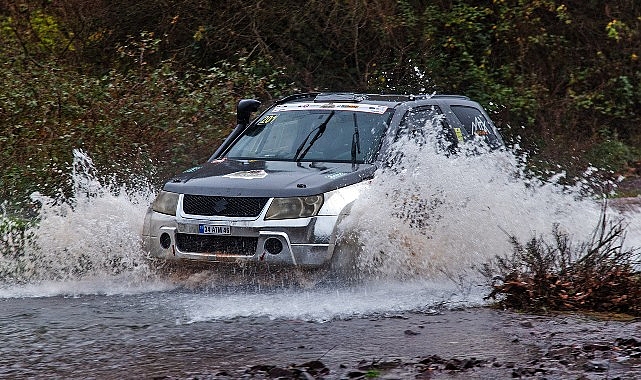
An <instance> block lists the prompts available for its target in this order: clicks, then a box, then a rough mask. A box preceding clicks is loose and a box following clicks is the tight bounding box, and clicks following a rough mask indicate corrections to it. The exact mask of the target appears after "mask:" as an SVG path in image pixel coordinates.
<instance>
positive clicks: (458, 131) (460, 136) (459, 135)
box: [454, 128, 463, 141]
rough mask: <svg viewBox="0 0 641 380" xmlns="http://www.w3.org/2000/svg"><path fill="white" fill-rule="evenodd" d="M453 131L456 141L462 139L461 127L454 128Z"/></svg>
mask: <svg viewBox="0 0 641 380" xmlns="http://www.w3.org/2000/svg"><path fill="white" fill-rule="evenodd" d="M454 133H455V134H456V139H457V140H458V141H463V133H462V132H461V128H454Z"/></svg>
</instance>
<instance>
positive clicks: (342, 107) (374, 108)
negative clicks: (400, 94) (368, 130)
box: [265, 103, 387, 117]
mask: <svg viewBox="0 0 641 380" xmlns="http://www.w3.org/2000/svg"><path fill="white" fill-rule="evenodd" d="M300 110H336V111H346V110H347V111H355V112H368V113H377V114H383V113H385V111H387V107H386V106H381V105H377V104H366V103H359V104H354V103H291V104H280V105H277V106H276V107H274V108H273V109H272V112H287V111H300ZM268 116H269V115H268ZM265 117H267V116H265Z"/></svg>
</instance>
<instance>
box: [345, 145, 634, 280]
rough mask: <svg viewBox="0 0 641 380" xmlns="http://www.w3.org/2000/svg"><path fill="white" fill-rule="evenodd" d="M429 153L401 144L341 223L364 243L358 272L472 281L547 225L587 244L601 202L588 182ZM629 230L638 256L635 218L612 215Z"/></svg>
mask: <svg viewBox="0 0 641 380" xmlns="http://www.w3.org/2000/svg"><path fill="white" fill-rule="evenodd" d="M433 146H434V145H433V144H424V145H422V146H419V145H417V144H415V143H411V142H409V141H400V142H399V143H398V146H397V150H398V151H399V152H402V156H403V159H402V162H401V165H400V167H399V166H396V167H394V168H393V169H387V170H383V171H382V172H380V173H378V174H377V176H376V178H375V179H374V180H373V181H372V183H371V186H370V188H369V190H368V191H367V192H366V193H365V194H363V196H362V197H360V198H359V199H358V200H357V201H356V203H355V205H354V207H353V210H352V213H351V215H350V216H349V217H348V218H346V219H345V222H344V224H343V230H344V233H345V234H356V235H357V236H358V240H359V241H360V242H361V244H362V247H361V252H360V255H359V262H358V265H359V267H360V269H361V271H364V272H367V273H370V274H371V275H373V276H375V277H382V278H388V279H401V280H402V279H408V278H431V279H448V280H454V281H455V282H456V281H470V280H472V279H473V278H475V277H478V276H479V273H478V270H477V269H476V268H478V267H479V266H480V265H481V264H482V263H484V262H487V261H488V260H490V259H491V258H493V257H495V256H496V255H507V254H509V253H511V252H512V247H511V246H510V243H509V240H508V235H512V236H515V237H516V238H518V239H519V240H520V241H526V240H529V239H531V238H532V237H534V236H540V235H543V236H548V235H549V234H550V233H551V231H552V226H553V224H559V226H560V228H561V231H564V232H567V233H568V234H569V236H570V237H571V238H572V239H576V240H578V241H585V240H589V237H590V236H591V234H592V232H593V230H594V228H595V227H596V226H597V224H598V220H599V216H600V212H601V202H602V201H603V200H602V198H601V197H600V195H599V194H595V193H591V194H590V192H589V191H587V189H588V188H589V186H588V183H587V182H589V181H588V180H586V179H583V180H580V181H577V183H576V185H574V186H571V187H569V186H567V185H566V186H563V185H560V184H559V183H558V182H557V180H558V179H559V178H560V177H561V176H562V175H559V176H557V177H553V178H552V179H551V180H549V181H546V182H543V181H540V180H537V179H536V178H532V177H531V176H528V175H527V173H526V172H525V171H524V170H523V167H524V165H523V159H522V157H518V156H516V155H514V154H512V153H511V152H509V151H495V152H491V153H486V154H483V155H477V154H461V155H459V156H458V157H446V156H444V155H442V154H438V153H437V152H436V151H435V149H434V148H433ZM609 216H610V217H612V218H623V219H624V220H626V222H627V223H628V235H627V238H628V239H627V243H628V244H629V245H630V246H632V247H641V212H639V210H637V211H632V212H627V213H623V212H621V211H618V210H616V209H613V208H610V209H609Z"/></svg>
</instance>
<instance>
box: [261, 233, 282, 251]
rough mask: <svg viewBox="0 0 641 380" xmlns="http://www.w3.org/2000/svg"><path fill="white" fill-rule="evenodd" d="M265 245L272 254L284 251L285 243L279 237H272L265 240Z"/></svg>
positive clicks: (266, 249)
mask: <svg viewBox="0 0 641 380" xmlns="http://www.w3.org/2000/svg"><path fill="white" fill-rule="evenodd" d="M263 247H264V248H265V251H267V252H268V253H271V254H272V255H277V254H279V253H281V252H282V250H283V243H281V242H280V240H279V239H276V238H272V237H270V238H268V239H267V240H265V244H263Z"/></svg>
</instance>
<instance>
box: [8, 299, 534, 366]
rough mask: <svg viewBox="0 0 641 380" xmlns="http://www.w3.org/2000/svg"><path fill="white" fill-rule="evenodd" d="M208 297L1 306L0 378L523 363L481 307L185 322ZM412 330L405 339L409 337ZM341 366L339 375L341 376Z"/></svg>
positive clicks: (520, 350) (521, 352)
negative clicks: (425, 360) (395, 362)
mask: <svg viewBox="0 0 641 380" xmlns="http://www.w3.org/2000/svg"><path fill="white" fill-rule="evenodd" d="M203 296H204V297H205V298H206V297H207V295H206V294H205V295H204V294H189V293H182V292H178V293H176V292H169V293H167V292H162V293H148V294H142V295H129V296H80V297H47V298H27V299H4V300H2V301H0V306H1V307H2V313H1V314H0V315H1V317H0V334H2V336H3V343H2V346H0V347H1V348H0V377H2V378H27V377H34V378H45V377H46V378H55V377H57V378H122V377H124V378H151V377H161V376H170V377H176V378H192V377H195V376H212V375H216V374H220V373H223V371H225V372H227V373H228V374H230V376H231V377H235V376H240V375H242V374H243V373H244V371H246V370H247V369H248V368H249V367H250V366H253V365H258V364H265V365H276V366H282V367H285V366H287V365H290V364H293V363H298V364H302V363H305V362H308V361H312V360H320V361H322V362H323V363H324V364H325V365H326V366H327V367H328V368H329V370H330V373H329V375H328V376H326V377H328V378H339V377H341V376H343V375H344V374H345V372H346V371H348V369H352V368H356V367H357V365H358V363H359V362H360V361H361V360H380V359H385V360H392V359H397V358H401V359H402V360H409V359H412V358H415V357H417V356H421V355H424V356H428V355H435V354H438V355H441V356H443V357H466V356H474V357H478V358H488V357H497V358H498V359H499V360H501V361H513V360H515V359H521V360H520V361H522V362H526V360H525V359H526V358H527V357H528V348H527V347H522V346H518V345H517V346H515V344H514V343H511V339H512V338H511V337H510V335H509V334H508V333H507V332H506V331H503V330H502V329H500V328H499V325H500V321H501V318H500V317H499V316H498V315H497V314H495V313H494V312H491V311H488V310H484V309H466V310H463V311H456V312H444V313H442V314H430V313H407V312H400V313H392V312H388V313H381V314H372V315H369V316H367V317H365V316H361V317H355V318H349V319H344V320H343V319H338V320H333V321H328V322H325V323H321V322H314V321H308V320H302V319H288V318H276V319H275V318H272V317H270V316H259V315H257V316H238V317H234V318H228V319H223V320H216V319H212V320H209V321H207V322H198V323H195V322H189V316H188V314H189V312H188V311H186V310H185V309H184V306H183V307H181V306H180V305H184V304H185V303H187V304H190V303H193V302H195V301H196V299H197V298H200V297H203ZM410 332H411V333H410ZM341 365H342V366H343V367H345V368H341Z"/></svg>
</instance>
